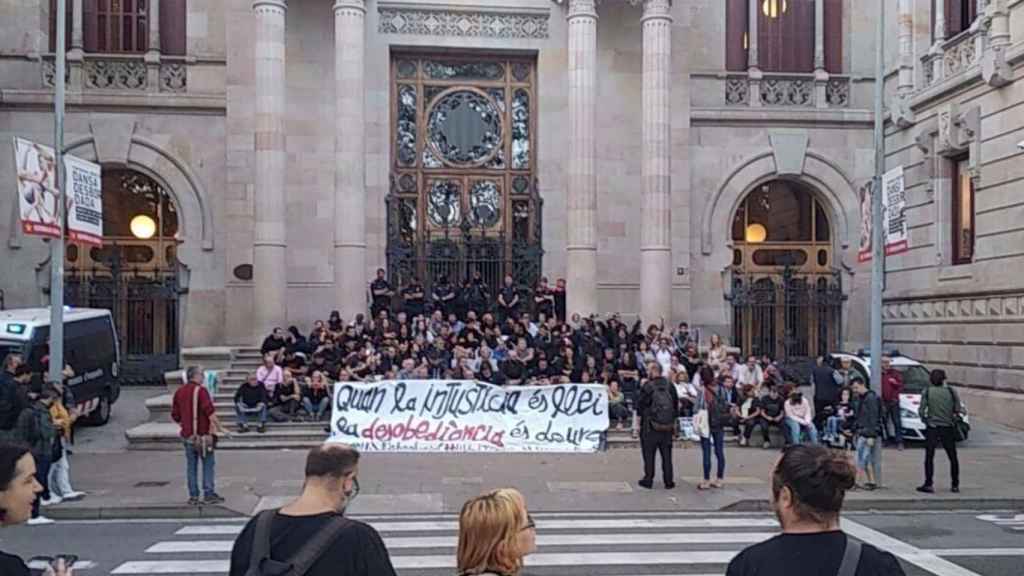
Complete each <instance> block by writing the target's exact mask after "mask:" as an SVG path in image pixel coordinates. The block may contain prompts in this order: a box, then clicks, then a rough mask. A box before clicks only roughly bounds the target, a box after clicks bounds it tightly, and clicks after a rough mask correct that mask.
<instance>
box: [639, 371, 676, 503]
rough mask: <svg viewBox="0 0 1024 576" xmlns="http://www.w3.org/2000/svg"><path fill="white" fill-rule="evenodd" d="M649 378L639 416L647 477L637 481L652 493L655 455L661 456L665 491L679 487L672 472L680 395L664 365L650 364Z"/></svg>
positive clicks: (641, 393) (641, 399)
mask: <svg viewBox="0 0 1024 576" xmlns="http://www.w3.org/2000/svg"><path fill="white" fill-rule="evenodd" d="M647 374H648V376H649V377H650V378H649V379H648V380H647V382H645V383H644V385H643V387H642V388H641V389H640V398H639V399H638V400H637V413H639V414H640V449H641V450H642V451H643V456H644V477H643V478H642V479H641V480H640V481H639V482H637V484H639V485H640V486H641V487H643V488H647V489H648V490H650V489H651V488H653V487H654V455H655V453H661V474H662V479H663V480H664V482H665V488H666V489H668V490H671V489H673V488H675V487H676V483H675V480H674V478H675V475H674V474H673V471H672V441H673V440H674V439H675V436H676V434H678V431H679V428H678V420H677V418H678V417H679V395H678V393H677V392H676V387H675V386H673V385H672V384H670V383H669V381H668V380H667V379H666V378H664V377H663V376H662V375H661V365H660V364H658V363H657V362H651V363H650V364H649V365H648V367H647Z"/></svg>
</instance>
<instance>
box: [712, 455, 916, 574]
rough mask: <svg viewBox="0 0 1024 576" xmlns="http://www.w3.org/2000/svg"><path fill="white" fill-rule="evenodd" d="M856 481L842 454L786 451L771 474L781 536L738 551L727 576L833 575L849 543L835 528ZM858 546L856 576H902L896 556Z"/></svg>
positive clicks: (854, 474)
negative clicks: (847, 493) (849, 491)
mask: <svg viewBox="0 0 1024 576" xmlns="http://www.w3.org/2000/svg"><path fill="white" fill-rule="evenodd" d="M856 477H857V471H856V469H855V468H854V467H853V465H852V464H851V463H850V460H849V458H848V457H847V456H846V455H845V454H842V453H838V452H833V451H831V450H829V449H828V448H825V447H824V446H819V445H811V444H797V445H794V446H790V447H789V448H786V451H785V452H784V453H783V455H782V458H781V459H780V460H779V463H778V464H777V465H776V466H775V472H774V473H773V474H772V506H773V507H774V508H775V515H776V516H777V517H778V518H779V523H780V524H782V534H779V535H778V536H775V537H774V538H771V539H770V540H766V541H765V542H762V543H760V544H755V545H753V546H751V547H749V548H747V549H746V550H744V551H743V552H740V554H739V555H738V556H736V557H735V558H733V560H732V562H730V563H729V568H728V570H726V573H725V574H726V576H755V575H756V576H793V575H795V574H814V575H815V576H831V575H832V574H838V573H839V571H840V567H841V565H842V563H843V561H844V558H843V557H844V555H845V553H846V548H847V546H849V545H850V543H851V540H850V538H849V537H848V536H847V535H846V534H844V533H843V532H842V531H841V530H840V529H839V512H840V510H841V509H842V507H843V498H844V497H845V496H846V491H847V490H849V489H850V488H853V483H854V480H855V479H856ZM860 546H861V550H860V557H859V559H857V560H853V563H855V565H856V570H855V571H854V572H853V574H854V575H855V576H905V575H904V572H903V568H901V567H900V563H899V561H898V560H896V557H895V556H893V555H892V554H890V553H889V552H883V551H881V550H879V549H878V548H875V547H874V546H872V545H870V544H861V545H860Z"/></svg>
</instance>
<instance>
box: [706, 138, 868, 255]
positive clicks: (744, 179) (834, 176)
mask: <svg viewBox="0 0 1024 576" xmlns="http://www.w3.org/2000/svg"><path fill="white" fill-rule="evenodd" d="M777 178H790V179H794V180H797V181H800V182H804V183H806V184H809V185H811V186H813V187H814V188H815V189H816V190H817V191H818V192H819V193H820V194H821V195H822V196H823V199H824V200H826V201H827V202H828V204H829V206H828V208H829V211H830V216H831V220H832V223H833V226H834V227H835V228H836V232H837V238H838V240H839V246H838V247H839V248H840V249H841V250H842V251H844V252H845V251H847V250H848V249H849V247H850V246H851V245H853V244H855V242H856V239H855V238H852V237H851V234H852V233H855V232H856V224H857V223H856V222H855V219H856V215H857V213H858V212H857V210H858V199H857V194H856V189H855V187H854V186H853V183H852V181H851V180H850V178H848V177H847V176H846V174H844V173H843V171H842V169H841V168H839V166H837V165H836V164H835V163H834V162H832V161H831V160H829V159H828V158H826V157H825V156H823V155H821V154H818V153H816V152H813V151H810V150H808V151H807V153H806V158H805V160H804V166H803V172H802V173H801V174H794V175H780V174H779V172H778V170H777V168H776V164H775V157H774V154H773V151H772V150H771V149H766V150H764V151H763V152H760V153H758V154H755V155H753V156H751V157H750V158H748V159H747V160H745V161H744V162H743V163H741V164H740V165H739V166H737V167H736V169H735V170H733V171H732V172H731V173H730V174H729V175H728V176H726V177H725V179H724V180H723V182H722V185H721V186H720V187H719V188H718V190H717V191H716V192H715V194H714V196H713V197H711V198H710V199H709V201H708V203H707V204H706V205H705V207H704V212H703V218H702V221H701V225H700V237H701V251H702V252H703V254H704V255H706V256H710V255H711V254H713V253H714V252H715V251H716V250H715V249H716V247H719V248H722V247H725V246H726V245H727V244H728V243H729V241H730V240H729V233H728V231H729V230H731V229H732V228H731V226H718V227H715V226H714V223H715V222H730V221H731V218H732V215H733V214H734V213H735V212H736V209H737V208H738V207H739V204H740V202H742V200H743V198H744V197H746V195H747V194H748V193H749V192H750V191H751V190H752V189H753V188H754V187H756V186H757V185H759V184H762V183H764V182H767V181H769V180H773V179H777Z"/></svg>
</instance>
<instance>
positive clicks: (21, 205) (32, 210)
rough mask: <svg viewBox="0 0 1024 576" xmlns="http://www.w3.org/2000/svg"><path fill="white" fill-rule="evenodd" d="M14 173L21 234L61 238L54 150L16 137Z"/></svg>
mask: <svg viewBox="0 0 1024 576" xmlns="http://www.w3.org/2000/svg"><path fill="white" fill-rule="evenodd" d="M14 170H15V178H16V183H17V185H16V186H15V190H16V191H17V193H18V216H19V220H20V221H21V230H22V232H24V233H25V234H31V235H34V236H48V237H51V238H60V211H59V210H58V209H57V208H58V206H57V192H58V191H57V157H56V154H54V151H53V148H50V147H49V146H43V145H42V144H36V143H35V142H31V141H29V140H25V139H23V138H18V137H15V138H14Z"/></svg>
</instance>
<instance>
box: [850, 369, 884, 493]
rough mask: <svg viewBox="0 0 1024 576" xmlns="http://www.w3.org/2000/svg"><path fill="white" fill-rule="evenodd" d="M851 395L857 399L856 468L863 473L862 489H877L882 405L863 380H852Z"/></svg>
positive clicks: (854, 426) (855, 417)
mask: <svg viewBox="0 0 1024 576" xmlns="http://www.w3.org/2000/svg"><path fill="white" fill-rule="evenodd" d="M853 394H854V396H856V397H857V403H856V409H855V414H854V424H853V430H854V433H855V434H856V435H857V442H856V444H857V466H858V467H859V468H860V469H861V470H863V471H864V475H865V476H866V477H867V483H865V484H864V488H865V489H867V490H874V489H875V488H878V484H876V480H877V478H878V476H879V467H880V466H881V464H880V461H881V458H880V456H881V454H879V451H880V450H881V448H882V445H881V436H882V405H881V402H880V401H879V399H878V394H875V392H874V391H873V390H871V389H870V388H868V387H867V384H865V383H864V380H862V379H860V378H854V379H853Z"/></svg>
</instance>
